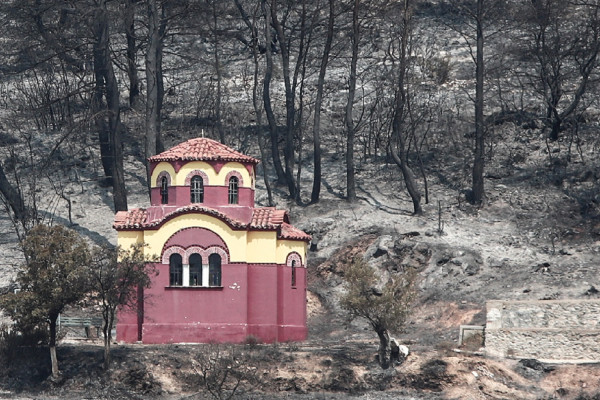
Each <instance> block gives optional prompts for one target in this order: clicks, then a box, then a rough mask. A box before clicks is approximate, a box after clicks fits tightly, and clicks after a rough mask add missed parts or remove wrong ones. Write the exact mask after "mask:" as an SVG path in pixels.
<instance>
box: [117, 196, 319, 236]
mask: <svg viewBox="0 0 600 400" xmlns="http://www.w3.org/2000/svg"><path fill="white" fill-rule="evenodd" d="M188 212H201V213H203V214H207V215H212V216H214V217H217V218H219V219H221V220H222V221H224V222H225V223H227V224H228V225H229V226H231V228H232V229H248V230H278V229H279V237H280V238H282V239H291V240H305V241H310V240H311V237H310V235H308V234H307V233H304V232H303V231H301V230H300V229H298V228H295V227H293V226H292V225H290V224H289V223H288V222H287V212H286V211H285V210H277V209H276V208H275V207H262V208H255V209H254V212H253V214H252V220H251V221H250V223H244V222H241V221H238V220H236V219H233V218H231V217H229V216H227V215H226V214H224V213H222V212H220V211H218V210H215V209H212V208H209V207H203V206H200V205H197V204H192V205H189V206H185V207H180V208H178V209H176V210H174V211H171V212H169V213H167V214H165V215H164V216H163V217H162V218H159V219H157V220H154V221H148V211H147V210H146V209H143V208H135V209H133V210H131V211H129V212H127V211H119V212H118V213H117V214H116V215H115V222H114V224H113V227H114V228H115V229H116V230H141V229H156V228H159V227H160V226H161V225H162V224H163V223H164V222H165V221H167V220H169V219H171V218H175V217H176V216H178V215H181V214H185V213H188Z"/></svg>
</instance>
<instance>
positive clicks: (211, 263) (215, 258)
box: [208, 253, 221, 286]
mask: <svg viewBox="0 0 600 400" xmlns="http://www.w3.org/2000/svg"><path fill="white" fill-rule="evenodd" d="M208 284H209V285H210V286H221V256H220V255H218V254H216V253H213V254H211V255H210V256H208Z"/></svg>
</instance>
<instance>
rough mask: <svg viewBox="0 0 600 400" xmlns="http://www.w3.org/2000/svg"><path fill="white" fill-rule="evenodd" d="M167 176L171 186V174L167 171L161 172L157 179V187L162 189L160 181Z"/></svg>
mask: <svg viewBox="0 0 600 400" xmlns="http://www.w3.org/2000/svg"><path fill="white" fill-rule="evenodd" d="M163 176H166V177H167V184H168V185H169V186H172V185H171V174H169V173H168V172H167V171H161V172H160V173H159V174H158V176H157V177H156V187H160V181H161V180H162V177H163Z"/></svg>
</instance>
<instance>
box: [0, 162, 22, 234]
mask: <svg viewBox="0 0 600 400" xmlns="http://www.w3.org/2000/svg"><path fill="white" fill-rule="evenodd" d="M0 193H2V196H4V198H5V199H6V202H7V203H8V206H9V207H10V209H11V210H12V212H13V213H14V215H15V219H16V220H17V221H20V222H21V223H24V222H25V221H26V220H27V207H26V206H25V201H24V200H23V195H22V194H21V191H20V190H18V189H16V188H15V187H14V186H13V185H12V184H11V183H10V182H9V181H8V179H7V178H6V174H5V173H4V168H3V167H2V164H0Z"/></svg>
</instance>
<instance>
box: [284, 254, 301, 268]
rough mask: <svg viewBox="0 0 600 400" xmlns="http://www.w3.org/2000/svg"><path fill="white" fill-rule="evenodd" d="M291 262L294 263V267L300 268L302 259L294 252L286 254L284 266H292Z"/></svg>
mask: <svg viewBox="0 0 600 400" xmlns="http://www.w3.org/2000/svg"><path fill="white" fill-rule="evenodd" d="M292 261H296V267H302V266H303V265H302V257H300V254H298V253H296V252H295V251H294V252H292V253H290V254H288V256H287V260H286V261H285V265H287V266H288V267H291V266H292Z"/></svg>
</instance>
